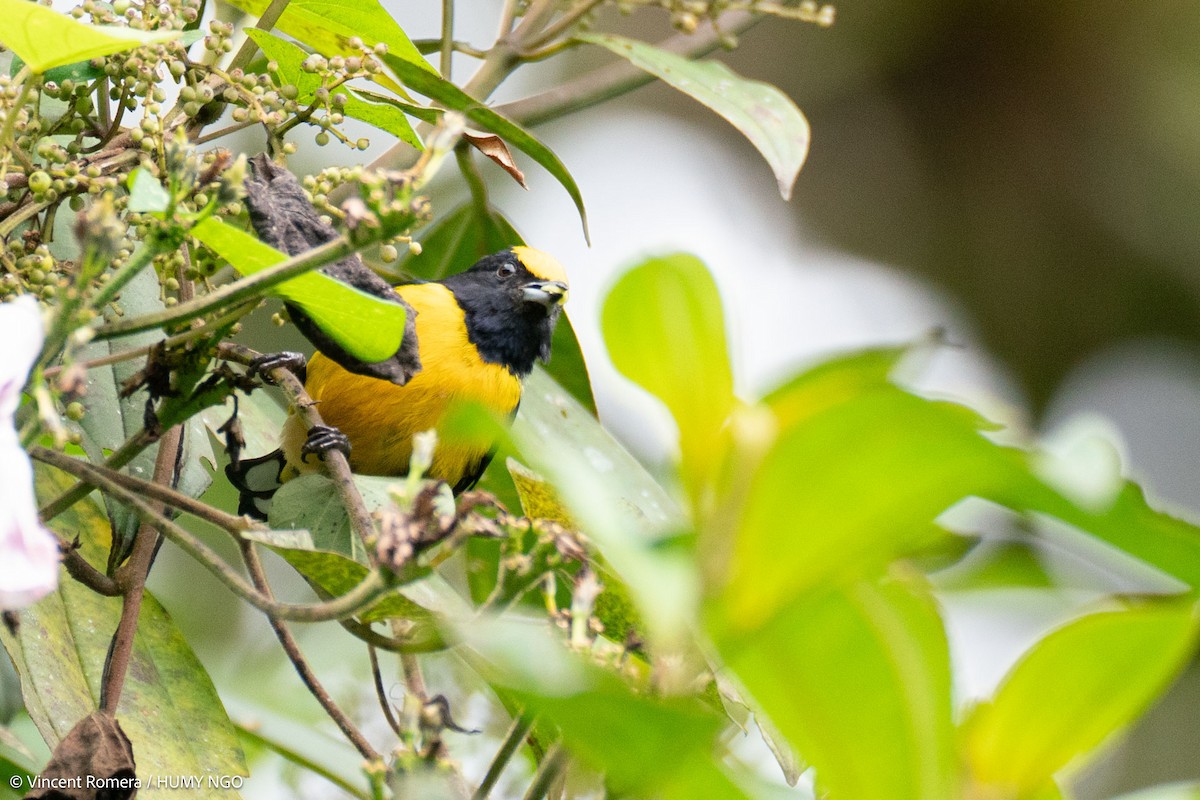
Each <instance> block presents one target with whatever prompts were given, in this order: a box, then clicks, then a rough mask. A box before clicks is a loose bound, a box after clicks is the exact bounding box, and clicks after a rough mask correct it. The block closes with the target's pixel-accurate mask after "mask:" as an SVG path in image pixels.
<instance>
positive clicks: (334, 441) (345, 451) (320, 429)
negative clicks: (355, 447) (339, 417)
mask: <svg viewBox="0 0 1200 800" xmlns="http://www.w3.org/2000/svg"><path fill="white" fill-rule="evenodd" d="M330 450H337V451H339V452H340V453H341V454H342V455H344V456H346V457H347V458H349V456H350V439H349V437H347V436H346V434H344V433H342V432H341V431H339V430H338V429H337V428H331V427H329V426H328V425H314V426H312V427H311V428H309V429H308V438H307V439H305V440H304V445H303V446H302V447H301V448H300V458H301V460H303V461H305V462H307V461H308V457H309V456H310V455H312V454H313V453H316V454H317V455H319V456H321V457H324V454H325V453H328V452H329V451H330Z"/></svg>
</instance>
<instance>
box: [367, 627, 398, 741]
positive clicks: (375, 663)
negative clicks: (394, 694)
mask: <svg viewBox="0 0 1200 800" xmlns="http://www.w3.org/2000/svg"><path fill="white" fill-rule="evenodd" d="M367 656H368V657H369V658H370V659H371V677H372V678H373V679H374V681H375V699H377V700H378V701H379V707H380V708H381V709H383V716H384V718H385V719H386V720H387V724H388V727H389V728H391V729H392V731H393V732H394V733H395V734H396V736H398V737H399V738H401V739H403V738H404V731H403V730H402V729H401V728H400V722H399V721H398V720H397V719H396V713H395V712H394V711H393V710H392V700H391V698H390V697H388V694H387V690H386V689H385V688H383V674H382V673H380V671H379V656H378V655H376V653H375V648H374V647H372V646H370V645H367Z"/></svg>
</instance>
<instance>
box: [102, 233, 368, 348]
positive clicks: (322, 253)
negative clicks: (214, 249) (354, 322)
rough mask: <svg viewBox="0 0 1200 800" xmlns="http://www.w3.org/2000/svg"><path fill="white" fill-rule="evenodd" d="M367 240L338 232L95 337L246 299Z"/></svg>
mask: <svg viewBox="0 0 1200 800" xmlns="http://www.w3.org/2000/svg"><path fill="white" fill-rule="evenodd" d="M368 244H370V243H369V242H364V243H361V244H359V245H352V244H350V241H349V239H347V238H346V237H345V236H339V237H338V238H336V239H333V240H331V241H329V242H326V243H325V244H323V245H320V246H318V247H314V248H313V249H312V250H308V251H306V252H304V253H301V254H300V255H298V256H292V257H291V258H289V259H287V260H286V261H281V262H280V263H278V264H276V265H275V266H273V267H268V268H267V269H264V270H262V271H261V272H256V273H254V274H253V275H250V276H248V277H245V278H241V279H240V280H236V281H234V282H233V283H228V284H226V285H224V286H222V287H220V288H218V289H215V290H213V291H211V292H209V293H208V294H206V295H204V296H203V297H197V298H196V299H194V300H191V301H188V302H186V303H180V304H179V305H176V306H173V307H171V308H168V309H165V310H163V311H159V312H157V313H155V314H146V315H144V316H141V317H137V318H136V319H130V320H121V321H119V322H113V323H110V324H108V325H103V326H101V327H99V328H97V329H96V335H95V338H96V339H112V338H114V337H117V336H128V335H130V334H132V333H141V332H142V331H147V330H151V329H152V328H161V327H164V326H167V325H175V324H178V323H181V322H187V321H189V320H193V319H196V318H197V317H201V316H203V315H205V314H207V313H208V312H210V311H213V310H214V309H217V308H220V307H222V306H229V305H232V304H234V303H240V302H243V301H245V300H249V299H250V298H252V297H258V296H260V295H261V294H262V293H263V292H265V291H266V290H267V289H271V288H273V287H275V286H278V285H279V284H281V283H284V282H285V281H288V280H291V279H292V278H295V277H296V276H297V275H303V274H304V273H306V272H311V271H312V270H314V269H317V268H318V267H321V266H323V265H325V264H328V263H330V262H331V261H337V260H338V259H340V258H343V257H345V256H347V255H349V254H350V253H353V252H355V251H356V250H357V249H359V248H360V247H366V246H367V245H368Z"/></svg>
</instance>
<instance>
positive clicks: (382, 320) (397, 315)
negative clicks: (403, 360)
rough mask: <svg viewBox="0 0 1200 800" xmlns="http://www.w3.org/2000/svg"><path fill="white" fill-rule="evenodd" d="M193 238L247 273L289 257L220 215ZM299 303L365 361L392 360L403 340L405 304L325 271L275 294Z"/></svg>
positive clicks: (204, 222)
mask: <svg viewBox="0 0 1200 800" xmlns="http://www.w3.org/2000/svg"><path fill="white" fill-rule="evenodd" d="M190 234H191V235H192V236H194V237H195V238H196V239H198V240H200V241H201V242H203V243H204V244H205V245H206V246H208V247H209V248H211V249H212V250H213V251H214V252H216V253H217V254H218V255H219V256H221V257H222V258H224V259H225V260H226V261H228V262H229V263H230V265H231V266H232V267H233V268H234V269H236V270H237V271H238V272H240V273H241V274H243V275H253V274H254V273H256V272H260V271H261V270H264V269H267V268H268V267H272V266H274V265H276V264H280V263H282V262H284V261H286V260H287V259H288V257H287V256H286V255H285V254H283V253H281V252H279V251H278V250H276V249H275V248H273V247H271V246H270V245H267V244H264V243H263V242H260V241H259V240H258V239H257V238H255V237H254V236H252V235H250V234H248V233H246V232H245V231H242V230H239V229H237V228H235V227H233V226H232V225H229V224H228V223H225V222H222V221H221V220H219V219H217V218H215V217H208V218H206V219H204V220H202V221H201V222H199V223H197V224H196V225H194V226H192V229H191V231H190ZM272 293H273V294H276V295H278V296H280V297H283V298H284V299H286V300H288V301H289V302H291V303H295V304H296V305H298V306H300V308H302V309H304V311H305V312H306V313H307V314H308V315H309V316H310V317H312V318H313V320H314V321H315V322H316V323H317V325H319V326H320V327H321V330H323V331H324V332H325V333H327V334H328V335H329V337H330V338H332V339H333V340H334V341H335V342H337V343H338V344H339V345H340V346H341V347H342V348H344V349H345V350H346V351H347V352H348V353H350V354H351V355H352V356H354V357H355V358H357V359H359V360H360V361H366V362H369V363H373V362H376V361H383V360H385V359H388V358H391V357H392V356H393V355H395V354H396V351H397V350H398V349H399V348H400V342H401V340H402V339H403V338H404V318H405V312H404V306H402V305H400V304H399V303H389V302H388V301H386V300H381V299H380V298H378V297H373V296H371V295H369V294H367V293H366V292H362V291H359V290H358V289H355V288H354V287H353V286H348V285H346V284H344V283H342V282H340V281H338V280H335V279H334V278H331V277H330V276H328V275H325V274H323V273H320V272H308V273H305V274H304V275H300V276H298V277H295V278H292V279H291V280H289V281H285V282H284V283H281V284H279V285H278V286H277V287H275V288H274V289H273V290H272Z"/></svg>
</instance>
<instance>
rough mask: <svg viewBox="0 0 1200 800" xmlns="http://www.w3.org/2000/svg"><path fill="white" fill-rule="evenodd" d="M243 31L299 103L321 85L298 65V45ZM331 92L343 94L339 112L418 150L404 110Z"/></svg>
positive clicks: (300, 56) (417, 140) (259, 32)
mask: <svg viewBox="0 0 1200 800" xmlns="http://www.w3.org/2000/svg"><path fill="white" fill-rule="evenodd" d="M246 35H247V36H249V37H250V38H251V39H253V40H254V43H255V44H257V45H258V46H259V47H260V48H261V49H262V51H263V53H264V54H265V55H266V57H267V58H268V59H270V60H271V61H274V62H275V63H276V64H278V65H279V70H278V71H277V72H275V73H274V74H273V75H272V78H273V79H274V81H275V83H276V85H278V86H287V85H289V84H290V85H294V86H295V87H296V88H297V89H299V94H298V95H297V96H296V102H297V103H298V104H299V105H301V106H303V105H307V104H309V103H311V102H312V100H313V98H314V97H315V96H316V91H317V89H319V88H320V86H321V78H320V77H319V76H317V75H316V74H314V73H312V72H305V71H304V70H302V69H300V65H301V64H302V63H303V62H304V59H306V58H307V57H308V53H306V52H305V51H304V50H303V49H301V48H300V47H297V46H296V45H295V44H292V43H291V42H289V41H287V40H285V39H280V38H279V37H278V36H272V35H271V34H270V33H268V32H267V31H262V30H258V29H257V28H248V29H247V30H246ZM333 94H335V95H337V94H340V95H342V96H343V97H345V105H343V106H342V113H343V114H345V115H346V116H348V117H354V118H355V119H359V120H362V121H363V122H365V123H367V124H368V125H373V126H374V127H376V128H379V129H380V130H382V131H386V132H388V133H390V134H392V135H393V136H395V137H396V138H398V139H400V140H401V141H403V142H408V143H409V144H410V145H412V146H413V147H415V148H417V149H418V150H419V149H421V146H422V145H421V139H420V137H418V136H417V134H416V131H414V130H413V128H412V125H411V124H409V121H408V117H406V116H405V115H404V112H403V111H401V110H400V109H399V108H397V107H396V106H393V105H388V104H383V103H368V102H366V101H365V100H362V99H360V98H359V97H357V96H355V94H353V93H351V92H348V91H347V90H346V89H345V88H339V89H335V90H334V91H333Z"/></svg>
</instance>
